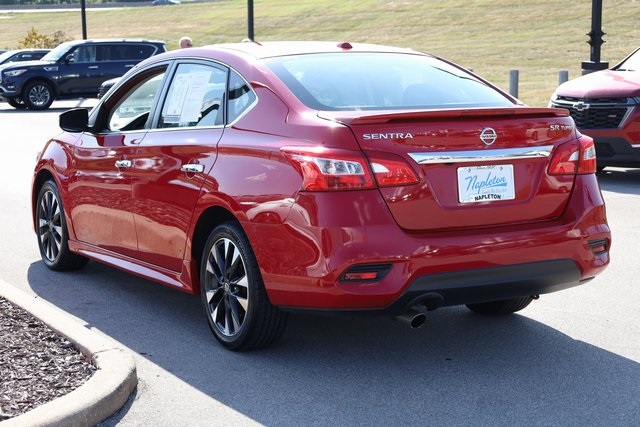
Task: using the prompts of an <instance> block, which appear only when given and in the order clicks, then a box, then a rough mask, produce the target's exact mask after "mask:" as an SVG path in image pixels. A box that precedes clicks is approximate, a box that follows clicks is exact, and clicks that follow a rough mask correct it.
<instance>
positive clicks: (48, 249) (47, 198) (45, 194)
mask: <svg viewBox="0 0 640 427" xmlns="http://www.w3.org/2000/svg"><path fill="white" fill-rule="evenodd" d="M36 221H37V224H36V233H37V235H38V248H39V249H40V256H41V257H42V261H43V262H44V263H45V265H46V266H47V267H49V268H50V269H52V270H56V271H70V270H78V269H80V268H82V267H84V266H85V265H87V262H88V261H89V260H88V259H87V258H85V257H83V256H81V255H78V254H76V253H74V252H71V251H70V250H69V245H68V243H69V232H68V228H67V221H66V219H65V216H64V209H63V207H62V199H61V198H60V192H59V191H58V187H57V186H56V184H55V183H54V182H53V181H47V182H45V183H44V185H43V186H42V188H41V189H40V192H39V193H38V199H37V202H36Z"/></svg>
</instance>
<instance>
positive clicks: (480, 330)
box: [0, 101, 640, 426]
mask: <svg viewBox="0 0 640 427" xmlns="http://www.w3.org/2000/svg"><path fill="white" fill-rule="evenodd" d="M92 102H94V101H86V102H84V103H82V104H81V105H91V103H92ZM78 104H79V102H77V101H67V102H56V103H54V106H53V108H52V109H51V110H48V111H45V112H29V111H22V112H20V111H16V110H13V109H12V108H11V107H9V106H8V105H7V104H6V103H0V138H1V141H2V147H3V148H4V155H3V157H2V159H3V167H2V169H1V172H0V196H1V197H2V201H3V202H2V205H3V209H1V210H0V215H1V220H0V235H2V236H3V239H2V244H1V245H0V256H2V259H3V261H4V262H2V263H1V264H0V277H2V279H3V280H5V281H7V282H9V283H11V284H13V285H14V286H16V287H18V288H20V289H22V290H23V291H25V292H28V293H30V294H37V295H39V296H40V297H41V298H43V299H45V300H47V301H49V302H51V303H53V304H55V305H56V306H58V307H59V308H61V309H63V310H64V311H66V312H68V313H70V314H71V315H73V316H75V317H76V318H77V319H78V321H79V322H83V323H87V324H88V325H89V327H90V328H92V329H93V330H95V331H97V332H98V333H100V334H103V335H105V336H107V337H110V339H113V340H115V341H117V342H118V343H119V345H121V347H122V348H124V349H126V350H128V351H131V352H132V354H133V355H134V357H135V360H136V364H137V368H138V377H139V385H138V389H137V391H136V392H134V394H133V396H132V397H131V399H130V400H129V402H128V403H127V405H126V406H125V407H124V408H123V409H122V411H121V412H119V413H118V414H116V415H115V416H114V417H112V418H110V419H109V420H107V421H106V422H105V423H103V425H105V426H111V425H116V424H117V425H122V426H134V425H156V426H175V425H190V426H197V425H208V426H211V425H226V426H228V425H259V424H262V425H278V426H289V425H291V426H294V425H295V426H300V425H309V426H310V425H329V424H331V425H345V426H347V425H348V426H353V425H390V426H394V425H398V426H400V425H403V426H406V425H425V424H432V425H445V424H446V425H456V426H458V425H460V426H464V425H468V426H478V425H492V426H514V425H527V426H529V425H557V426H574V425H575V426H577V425H581V426H582V425H588V426H591V425H615V426H631V425H637V423H638V419H640V399H639V398H638V396H640V310H638V304H639V303H638V301H640V281H639V280H638V276H639V273H640V266H639V263H638V262H637V258H638V255H639V254H640V250H639V249H638V241H640V218H639V217H638V215H637V212H640V169H638V170H633V169H611V170H607V171H606V172H605V173H604V174H602V175H601V176H600V177H599V180H600V184H601V187H602V189H603V194H604V196H605V199H606V202H607V208H608V217H609V224H610V226H611V228H612V233H613V239H614V241H613V247H612V252H611V257H612V263H611V265H610V267H609V268H608V270H607V271H605V273H604V274H602V275H601V276H599V277H598V278H596V279H595V280H593V281H592V282H590V283H588V284H586V285H584V286H580V287H577V288H573V289H570V290H566V291H563V292H559V293H556V294H553V295H547V296H542V297H541V298H540V300H539V301H537V302H535V303H533V304H532V305H531V306H530V307H529V308H527V309H525V310H524V311H522V312H521V313H519V314H517V315H514V316H509V317H506V318H482V317H479V316H477V315H473V314H472V313H471V312H469V311H467V310H466V309H465V308H448V309H441V310H438V311H435V312H432V313H430V314H429V316H428V317H427V323H426V324H425V326H424V327H423V328H421V329H418V330H410V329H409V328H408V327H407V326H406V325H404V324H402V323H399V322H394V321H392V320H390V319H387V318H379V319H378V318H373V319H370V318H333V317H318V316H308V315H294V316H293V317H292V319H291V321H290V323H289V327H288V329H287V331H286V332H285V335H284V337H283V339H282V341H281V342H280V343H279V344H278V345H277V346H275V347H273V348H272V349H269V350H265V351H260V352H254V353H246V354H236V353H232V352H229V351H226V350H224V349H222V348H221V347H220V346H219V345H217V343H216V342H215V341H214V340H213V337H212V336H211V334H210V332H209V330H208V328H207V325H206V321H205V318H204V316H203V315H202V313H201V312H200V304H199V301H198V299H197V298H195V297H191V296H189V295H185V294H182V293H179V292H177V291H174V290H171V289H168V288H165V287H162V286H160V285H156V284H154V283H151V282H149V281H145V280H142V279H139V278H137V277H134V276H130V275H128V274H125V273H123V272H120V271H118V270H115V269H111V268H109V267H105V266H102V265H99V264H97V263H94V262H92V263H90V264H89V265H88V266H87V268H86V269H84V270H82V271H80V272H76V273H54V272H51V271H48V270H47V269H46V268H45V266H44V265H43V264H42V263H41V262H40V257H39V254H38V249H37V246H36V241H35V234H34V233H33V230H32V229H31V223H30V213H29V209H30V205H29V204H30V200H29V197H30V195H29V189H30V184H31V171H32V168H33V165H34V162H35V156H36V153H37V151H38V150H39V149H40V147H41V146H42V145H43V143H44V141H45V140H46V139H47V138H48V137H51V136H53V135H55V134H56V133H57V132H58V131H59V130H58V128H57V126H56V123H57V115H58V114H59V113H60V112H62V111H64V110H65V109H67V108H70V107H73V106H76V105H78Z"/></svg>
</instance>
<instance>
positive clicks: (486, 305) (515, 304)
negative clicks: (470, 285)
mask: <svg viewBox="0 0 640 427" xmlns="http://www.w3.org/2000/svg"><path fill="white" fill-rule="evenodd" d="M531 301H533V297H520V298H512V299H506V300H502V301H491V302H481V303H477V304H467V308H468V309H469V310H471V311H473V312H474V313H478V314H483V315H486V316H501V315H505V314H511V313H515V312H516V311H520V310H522V309H523V308H525V307H526V306H528V305H529V304H531Z"/></svg>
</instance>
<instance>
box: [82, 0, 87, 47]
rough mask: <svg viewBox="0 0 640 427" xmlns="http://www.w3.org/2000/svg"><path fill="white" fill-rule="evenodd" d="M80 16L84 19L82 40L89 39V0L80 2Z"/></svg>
mask: <svg viewBox="0 0 640 427" xmlns="http://www.w3.org/2000/svg"><path fill="white" fill-rule="evenodd" d="M80 15H81V17H82V39H83V40H86V39H87V0H80Z"/></svg>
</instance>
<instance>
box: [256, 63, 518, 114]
mask: <svg viewBox="0 0 640 427" xmlns="http://www.w3.org/2000/svg"><path fill="white" fill-rule="evenodd" d="M266 64H267V66H268V67H269V68H270V69H271V70H272V71H273V72H274V73H275V74H276V75H277V76H278V77H279V78H280V79H281V80H282V81H283V82H284V83H285V84H286V85H287V86H288V87H289V89H290V90H291V91H292V92H293V93H294V95H296V97H297V98H298V99H299V100H300V101H301V102H303V103H304V104H305V105H307V106H308V107H310V108H313V109H317V110H383V109H442V108H470V107H503V106H512V105H513V103H512V102H511V101H510V100H509V99H508V98H506V97H505V96H503V95H502V94H501V93H500V92H498V91H496V90H495V89H493V88H492V87H490V86H488V85H487V84H485V83H484V82H483V81H481V80H478V79H477V78H476V77H474V76H473V75H471V74H469V73H466V72H465V71H463V70H461V69H459V68H456V67H454V66H452V65H450V64H448V63H446V62H444V61H441V60H438V59H436V58H433V57H429V56H424V55H414V54H396V53H365V52H363V53H357V52H351V53H323V54H309V55H296V56H285V57H277V58H270V59H268V60H266Z"/></svg>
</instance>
